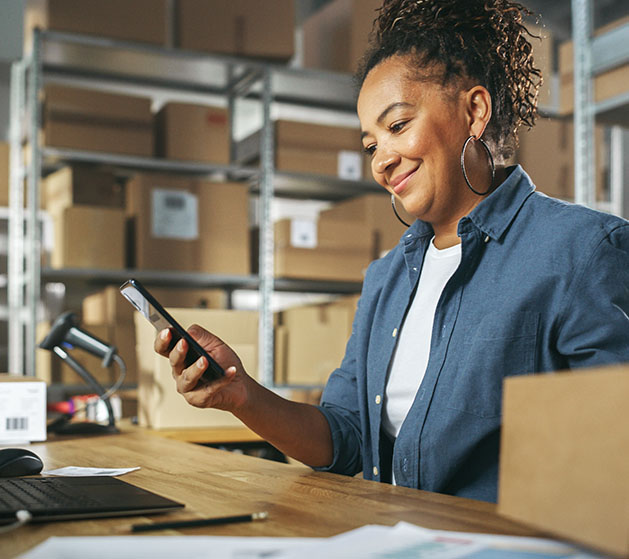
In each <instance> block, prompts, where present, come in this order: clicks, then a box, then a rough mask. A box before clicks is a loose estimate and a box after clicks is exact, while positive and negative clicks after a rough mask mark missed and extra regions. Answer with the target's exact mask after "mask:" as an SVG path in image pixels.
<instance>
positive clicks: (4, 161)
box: [0, 142, 11, 207]
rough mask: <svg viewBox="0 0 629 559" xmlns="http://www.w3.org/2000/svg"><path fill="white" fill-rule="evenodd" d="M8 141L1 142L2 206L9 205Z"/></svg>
mask: <svg viewBox="0 0 629 559" xmlns="http://www.w3.org/2000/svg"><path fill="white" fill-rule="evenodd" d="M10 152H11V149H10V147H9V144H8V143H7V142H0V206H4V207H8V205H9V159H10V157H9V154H10Z"/></svg>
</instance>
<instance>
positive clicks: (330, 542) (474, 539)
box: [273, 522, 603, 559]
mask: <svg viewBox="0 0 629 559" xmlns="http://www.w3.org/2000/svg"><path fill="white" fill-rule="evenodd" d="M321 557H325V559H345V558H347V557H360V558H361V559H418V558H421V559H459V558H461V559H594V558H601V557H603V556H601V555H593V554H590V553H587V552H585V551H583V550H581V549H578V548H576V547H573V546H570V545H567V544H563V543H560V542H556V541H553V540H545V539H541V538H521V537H511V536H496V535H486V534H470V533H464V532H448V531H443V530H428V529H426V528H421V527H419V526H414V525H412V524H408V523H406V522H400V523H398V524H397V525H396V526H394V527H390V526H363V527H362V528H358V529H356V530H352V531H351V532H346V533H344V534H340V535H339V536H335V537H333V538H328V539H320V540H318V541H317V543H313V544H312V545H311V546H309V547H306V548H303V549H292V550H287V551H285V552H283V553H280V554H279V555H277V556H274V557H273V559H320V558H321Z"/></svg>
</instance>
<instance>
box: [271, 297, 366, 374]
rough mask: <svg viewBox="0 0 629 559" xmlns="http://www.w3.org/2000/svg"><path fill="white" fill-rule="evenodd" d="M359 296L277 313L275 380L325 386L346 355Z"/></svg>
mask: <svg viewBox="0 0 629 559" xmlns="http://www.w3.org/2000/svg"><path fill="white" fill-rule="evenodd" d="M356 303H357V297H347V298H343V299H341V300H339V301H335V302H333V303H324V304H319V305H305V306H301V307H294V308H291V309H286V310H284V311H282V312H280V313H278V316H277V320H276V323H277V326H276V330H277V332H279V335H278V338H279V341H280V343H278V344H276V354H275V355H276V357H275V381H276V382H277V383H279V384H287V385H298V386H322V385H324V384H325V383H326V381H327V379H328V377H329V376H330V373H331V372H332V371H334V369H336V368H337V367H338V366H339V365H340V364H341V361H342V359H343V356H344V355H345V346H346V344H347V340H348V339H349V337H350V335H351V333H352V321H353V319H354V314H355V312H356Z"/></svg>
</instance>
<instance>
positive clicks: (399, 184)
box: [389, 167, 419, 194]
mask: <svg viewBox="0 0 629 559" xmlns="http://www.w3.org/2000/svg"><path fill="white" fill-rule="evenodd" d="M418 169H419V167H417V169H414V170H413V171H410V172H409V173H407V174H406V175H401V176H399V177H396V178H395V179H394V180H393V181H391V182H390V183H389V186H391V187H392V188H393V192H395V193H396V194H401V193H402V192H403V191H404V189H405V188H406V186H407V185H408V182H409V180H410V179H411V177H413V176H414V175H415V173H416V172H417V170H418Z"/></svg>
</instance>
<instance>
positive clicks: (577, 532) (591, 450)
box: [498, 364, 629, 557]
mask: <svg viewBox="0 0 629 559" xmlns="http://www.w3.org/2000/svg"><path fill="white" fill-rule="evenodd" d="M498 511H499V512H500V513H501V514H504V515H506V516H508V517H510V518H512V519H515V520H519V521H522V522H525V523H527V524H529V525H531V526H534V527H535V528H538V529H540V530H543V531H545V532H548V533H551V534H554V535H556V536H559V537H562V538H566V539H569V540H573V541H575V542H578V543H580V544H583V545H585V546H588V547H592V548H594V549H597V550H600V551H603V552H605V553H609V554H613V555H617V556H621V557H625V556H629V364H625V365H617V366H609V367H601V368H597V369H587V370H586V369H584V370H579V371H571V372H560V373H554V374H544V375H531V376H524V377H512V378H508V379H506V380H505V383H504V401H503V428H502V442H501V453H500V484H499V499H498Z"/></svg>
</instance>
